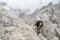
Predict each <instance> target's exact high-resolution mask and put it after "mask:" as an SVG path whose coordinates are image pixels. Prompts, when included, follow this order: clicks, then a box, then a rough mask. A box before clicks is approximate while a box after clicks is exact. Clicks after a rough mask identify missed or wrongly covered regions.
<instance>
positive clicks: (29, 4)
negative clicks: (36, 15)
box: [0, 0, 59, 11]
mask: <svg viewBox="0 0 60 40" xmlns="http://www.w3.org/2000/svg"><path fill="white" fill-rule="evenodd" d="M0 1H3V2H6V3H7V4H8V6H11V7H12V8H19V9H22V10H23V9H30V10H31V11H34V10H35V9H37V8H41V7H42V6H44V5H47V4H48V3H49V2H53V3H54V4H55V3H58V2H59V0H0Z"/></svg>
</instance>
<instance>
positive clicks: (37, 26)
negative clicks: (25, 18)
mask: <svg viewBox="0 0 60 40" xmlns="http://www.w3.org/2000/svg"><path fill="white" fill-rule="evenodd" d="M34 26H36V29H37V35H39V33H40V29H41V27H42V26H43V22H42V20H40V18H38V19H37V22H36V23H35V25H34Z"/></svg>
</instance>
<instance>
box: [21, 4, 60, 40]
mask: <svg viewBox="0 0 60 40" xmlns="http://www.w3.org/2000/svg"><path fill="white" fill-rule="evenodd" d="M58 6H59V5H52V4H51V5H48V6H46V7H45V8H42V9H37V10H36V11H35V12H34V13H33V14H31V15H29V16H25V18H22V19H23V20H24V21H25V22H26V23H27V24H28V25H30V26H32V25H34V23H35V22H36V19H37V18H38V17H40V18H41V20H42V21H43V23H44V24H43V28H42V29H41V30H42V31H41V33H40V35H39V37H40V38H41V39H42V40H60V31H59V30H60V21H59V20H60V16H59V15H60V12H59V11H60V10H59V9H58ZM57 13H58V14H57Z"/></svg>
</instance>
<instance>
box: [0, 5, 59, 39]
mask: <svg viewBox="0 0 60 40" xmlns="http://www.w3.org/2000/svg"><path fill="white" fill-rule="evenodd" d="M55 8H56V7H55V6H53V5H50V6H46V7H45V8H43V9H41V10H40V9H38V10H36V11H35V12H34V13H33V14H31V15H29V16H26V17H25V18H22V17H21V18H22V19H20V18H19V17H18V16H17V15H15V14H14V12H12V11H8V10H5V9H4V8H3V7H1V6H0V40H60V26H59V25H60V22H59V21H58V20H59V18H58V17H57V16H56V13H57V12H56V11H55V10H56V9H55ZM37 17H40V18H41V20H42V21H43V27H42V28H41V32H40V34H39V35H37V34H36V30H35V26H33V25H34V23H35V22H36V18H37ZM57 18H58V19H57Z"/></svg>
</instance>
